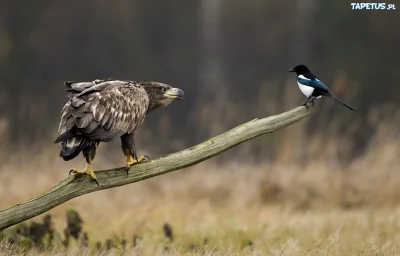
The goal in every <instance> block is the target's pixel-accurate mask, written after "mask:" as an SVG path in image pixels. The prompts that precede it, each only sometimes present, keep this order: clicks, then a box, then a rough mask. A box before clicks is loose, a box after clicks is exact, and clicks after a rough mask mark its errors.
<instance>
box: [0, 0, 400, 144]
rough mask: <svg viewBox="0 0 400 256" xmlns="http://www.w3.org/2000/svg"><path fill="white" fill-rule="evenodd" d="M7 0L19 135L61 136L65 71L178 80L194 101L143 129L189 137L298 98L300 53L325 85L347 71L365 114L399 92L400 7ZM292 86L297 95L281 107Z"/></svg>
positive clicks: (10, 111)
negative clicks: (359, 8)
mask: <svg viewBox="0 0 400 256" xmlns="http://www.w3.org/2000/svg"><path fill="white" fill-rule="evenodd" d="M1 2H2V4H1V6H2V7H1V9H0V78H1V80H0V83H1V85H0V93H1V94H0V107H1V113H0V114H1V116H2V117H3V118H5V120H7V122H8V127H9V133H10V137H11V138H14V139H18V140H19V141H26V140H28V139H32V138H34V136H32V135H33V134H35V135H37V136H36V137H35V138H37V137H38V136H39V137H43V136H49V137H50V136H52V137H54V136H55V132H56V129H57V125H58V121H59V113H60V110H61V108H62V105H63V104H64V101H65V98H64V87H63V81H65V80H93V79H96V78H115V79H129V80H155V81H162V82H165V83H168V84H170V85H172V86H175V87H179V88H182V89H183V90H184V91H185V92H186V94H187V100H186V101H184V102H177V103H174V104H173V106H171V107H168V108H167V109H164V110H159V111H158V112H156V113H154V115H155V116H156V117H155V118H150V120H148V121H147V122H148V124H146V127H147V128H146V129H149V131H151V133H152V134H153V137H155V138H165V137H169V138H181V140H182V143H184V144H185V145H190V144H193V143H195V142H199V141H200V140H202V139H205V138H207V137H208V136H210V135H215V134H216V133H217V132H220V131H223V130H225V129H227V128H230V127H232V126H233V125H236V124H239V123H241V122H244V121H247V120H249V119H251V118H254V117H260V116H265V115H267V114H273V113H277V111H278V110H279V111H283V110H285V109H288V108H289V107H295V106H297V105H299V104H300V103H302V102H303V100H304V99H303V97H302V95H301V94H300V93H299V91H298V88H296V84H295V81H294V77H293V76H291V74H288V73H287V70H288V69H289V68H292V67H293V66H294V65H296V64H299V63H304V64H308V65H309V66H310V68H311V69H312V70H313V71H315V73H317V74H318V75H319V76H320V77H321V79H323V80H324V81H325V82H326V83H327V84H328V85H329V84H330V83H333V82H334V80H335V78H336V77H338V76H339V75H342V76H343V77H345V81H346V83H344V84H345V85H346V86H344V85H342V86H340V85H339V86H336V87H334V88H332V89H334V91H336V92H337V95H338V96H339V97H341V98H343V99H344V100H345V101H348V102H349V103H351V104H352V105H354V106H356V107H357V108H359V109H360V110H362V112H361V113H360V115H361V116H362V115H365V113H366V112H367V110H368V109H369V108H371V107H374V106H379V105H380V104H382V103H384V102H389V101H394V102H396V101H398V97H399V96H398V95H399V93H400V89H399V86H397V81H398V80H399V79H400V72H399V70H400V64H399V61H398V58H397V56H399V53H400V50H399V43H400V30H399V29H398V24H399V23H400V15H399V12H398V11H397V10H396V11H352V10H351V7H350V4H349V3H343V2H341V1H334V0H329V1H317V0H304V1H300V0H297V1H272V0H252V1H241V0H193V1H186V0H175V1H161V0H153V1H139V0H119V1H114V2H110V1H106V0H87V1H50V0H38V1H25V2H23V3H22V2H20V1H11V0H3V1H1ZM399 7H400V6H399ZM286 81H290V83H289V82H286ZM263 87H264V88H263ZM331 87H332V86H331ZM288 92H289V93H290V94H294V95H297V94H298V96H296V97H295V98H294V99H295V100H293V102H289V103H287V102H286V104H285V105H284V106H283V107H279V106H280V105H281V104H283V103H282V102H284V101H285V99H284V98H285V97H286V96H284V95H285V94H287V93H288ZM349 95H350V96H349ZM348 99H350V100H348ZM261 104H262V105H265V106H274V105H276V107H275V108H273V107H271V111H270V113H266V111H265V109H266V108H265V107H260V105H261ZM320 104H321V103H320ZM267 109H268V108H267ZM346 111H347V110H345V109H341V108H340V107H339V106H338V107H337V108H335V112H334V113H329V114H332V115H333V116H338V117H340V116H341V115H348V114H343V113H345V112H346ZM267 112H268V111H267ZM331 112H332V111H331ZM326 114H327V113H321V112H319V113H315V116H319V115H326ZM347 120H351V117H348V116H347ZM365 136H366V135H365Z"/></svg>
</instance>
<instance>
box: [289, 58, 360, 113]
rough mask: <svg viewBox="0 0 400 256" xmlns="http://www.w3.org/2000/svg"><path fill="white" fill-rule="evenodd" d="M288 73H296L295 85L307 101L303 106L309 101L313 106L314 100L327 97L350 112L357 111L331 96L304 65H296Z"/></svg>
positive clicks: (331, 93) (329, 91) (327, 89)
mask: <svg viewBox="0 0 400 256" xmlns="http://www.w3.org/2000/svg"><path fill="white" fill-rule="evenodd" d="M289 72H296V74H297V84H298V85H299V87H300V90H301V92H302V93H303V94H304V95H306V96H307V100H306V101H305V102H304V103H303V105H305V106H306V105H307V102H309V101H310V102H312V103H313V104H314V100H315V99H318V98H321V97H322V96H327V97H329V98H332V99H334V100H335V101H337V102H339V103H340V104H342V105H343V106H345V107H347V108H349V109H351V110H354V111H358V110H357V109H355V108H353V107H352V106H350V105H348V104H346V103H344V102H343V101H341V100H340V99H338V98H337V97H336V96H335V95H333V92H332V91H331V90H329V88H328V86H326V85H325V84H324V83H322V82H321V81H320V80H319V79H318V78H317V77H316V76H315V75H314V74H313V73H312V72H311V71H310V70H309V69H308V68H307V67H306V66H305V65H297V66H296V67H294V68H292V69H290V70H289Z"/></svg>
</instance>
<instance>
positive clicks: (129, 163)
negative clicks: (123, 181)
mask: <svg viewBox="0 0 400 256" xmlns="http://www.w3.org/2000/svg"><path fill="white" fill-rule="evenodd" d="M146 157H147V158H149V157H148V156H140V157H139V158H138V160H137V161H136V159H133V157H132V156H131V155H129V156H127V157H126V162H125V168H129V167H131V166H132V165H134V164H139V163H141V162H143V161H144V160H145V159H146ZM149 159H150V158H149Z"/></svg>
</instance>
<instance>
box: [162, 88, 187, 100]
mask: <svg viewBox="0 0 400 256" xmlns="http://www.w3.org/2000/svg"><path fill="white" fill-rule="evenodd" d="M164 96H165V97H167V98H169V99H177V100H183V99H184V98H185V93H184V92H183V91H182V90H181V89H179V88H171V89H169V90H167V91H165V93H164Z"/></svg>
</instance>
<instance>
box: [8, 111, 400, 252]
mask: <svg viewBox="0 0 400 256" xmlns="http://www.w3.org/2000/svg"><path fill="white" fill-rule="evenodd" d="M376 116H378V117H379V118H378V117H376ZM373 118H375V119H376V130H375V133H374V134H375V135H374V137H371V138H370V141H369V142H368V143H367V144H366V149H365V150H364V153H363V154H362V155H360V156H358V157H357V158H355V159H353V160H352V161H349V162H348V163H345V164H344V163H341V161H340V158H341V157H340V152H343V151H346V150H348V147H347V144H346V143H347V141H348V140H349V137H348V135H340V134H339V133H337V134H334V133H331V134H329V136H318V135H315V136H313V139H312V140H310V141H308V142H307V143H308V146H307V150H306V153H307V154H309V155H315V156H317V155H318V157H315V158H314V159H315V160H313V161H306V162H302V163H301V164H299V161H298V159H299V158H300V157H301V153H302V152H303V153H304V152H305V151H304V150H302V147H301V145H304V144H302V143H304V134H306V133H304V129H305V128H304V127H305V124H303V123H299V124H295V125H293V126H291V127H288V128H287V129H285V130H283V131H279V132H278V133H277V134H274V135H270V137H272V139H276V140H278V139H279V140H280V141H281V142H282V143H280V146H279V147H276V150H278V151H279V153H278V154H277V155H279V157H278V158H276V159H275V160H274V161H270V160H265V161H258V162H255V161H254V160H252V159H251V157H249V160H248V161H245V160H243V159H246V158H243V157H241V158H238V159H239V160H234V158H231V159H230V160H229V161H228V160H226V161H225V160H224V161H215V160H210V161H207V162H204V163H201V164H198V165H196V166H194V167H191V168H188V169H185V170H180V171H177V172H174V173H170V174H167V175H164V176H160V177H155V178H152V179H150V180H145V181H142V182H139V183H136V184H131V185H128V186H124V187H119V188H114V189H110V190H106V191H100V192H96V193H92V194H88V195H84V196H82V197H79V198H76V199H73V200H71V201H69V202H67V203H65V204H63V205H61V206H59V207H56V208H55V209H53V210H51V211H50V212H49V214H51V216H52V229H53V230H55V231H54V232H55V234H56V235H54V239H53V240H54V242H53V245H52V246H49V244H48V243H47V242H46V241H45V242H44V243H43V245H42V247H41V248H37V247H35V246H33V245H32V241H29V239H27V238H23V237H17V239H16V240H14V241H13V240H12V239H11V242H12V243H9V242H10V239H9V237H10V236H12V235H13V232H15V229H16V227H12V228H10V229H7V230H5V231H4V232H3V233H2V236H3V237H5V238H4V240H3V242H2V243H1V245H0V255H11V254H13V255H38V254H40V255H92V254H96V255H399V254H400V204H399V202H400V172H399V166H400V158H399V156H400V134H399V129H398V122H399V120H400V118H399V113H398V111H394V112H392V114H391V115H388V116H382V115H375V116H374V115H372V114H371V119H373ZM373 120H374V119H373ZM304 123H305V122H304ZM299 130H300V131H303V132H302V133H301V134H298V133H296V132H297V131H299ZM261 140H262V139H257V140H255V141H250V142H247V143H245V144H243V145H241V146H240V147H241V148H240V149H239V153H240V152H246V150H245V149H246V147H252V146H254V145H255V144H260V142H261ZM268 140H270V139H268ZM118 143H119V142H115V143H111V144H110V145H107V146H105V145H103V146H102V147H101V148H100V151H99V153H98V156H97V157H96V161H95V168H97V169H107V168H111V167H115V166H119V165H122V164H121V163H122V161H123V160H124V159H123V156H122V154H121V153H120V149H119V145H118ZM43 144H46V143H43ZM48 145H49V143H47V146H41V145H40V144H38V145H35V146H30V147H28V146H26V147H20V148H13V149H12V151H9V150H7V149H8V148H9V145H7V144H5V143H4V144H3V145H0V147H1V153H2V154H1V159H0V160H1V161H0V163H1V164H0V175H1V180H0V208H1V209H4V208H7V207H9V206H11V205H13V204H15V203H17V202H21V201H24V200H27V199H28V198H30V197H32V196H35V195H36V194H38V193H40V192H43V191H44V190H46V189H49V188H50V187H52V186H53V185H55V184H56V183H57V182H59V181H60V180H61V179H63V178H65V177H66V175H67V174H68V170H69V169H71V167H80V166H81V165H83V160H82V159H81V158H78V159H77V160H73V161H71V162H63V161H62V160H61V159H60V158H58V146H57V145H54V146H48ZM275 145H276V144H275ZM318 145H324V146H323V147H321V146H319V147H318ZM265 147H268V144H267V143H265ZM144 149H145V148H144ZM144 149H143V150H144ZM32 152H34V154H32ZM318 152H319V154H317V153H318ZM145 153H149V154H150V155H152V152H145ZM236 153H237V152H236ZM226 154H228V156H229V153H225V154H224V155H223V156H222V157H224V159H228V157H227V156H226ZM217 160H218V158H217ZM71 209H73V210H74V211H76V212H77V213H79V215H80V217H81V219H82V220H83V224H82V227H83V230H82V232H81V233H80V234H79V238H78V240H74V239H71V241H70V243H69V246H68V247H65V246H64V245H63V240H64V239H65V235H64V230H65V229H66V227H67V223H66V212H68V211H71ZM42 219H43V215H42V216H38V217H37V218H35V219H34V221H36V222H41V221H42ZM26 223H27V224H29V225H30V223H32V220H30V221H27V222H26ZM166 225H167V228H166V227H165V226H166ZM166 229H167V230H166ZM83 233H85V234H86V235H87V238H88V242H87V246H86V245H85V244H84V245H82V244H81V242H80V241H83V240H82V237H83V236H84V234H83ZM107 240H108V241H107ZM84 243H86V242H84ZM107 247H108V248H107ZM28 248H30V249H28Z"/></svg>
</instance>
